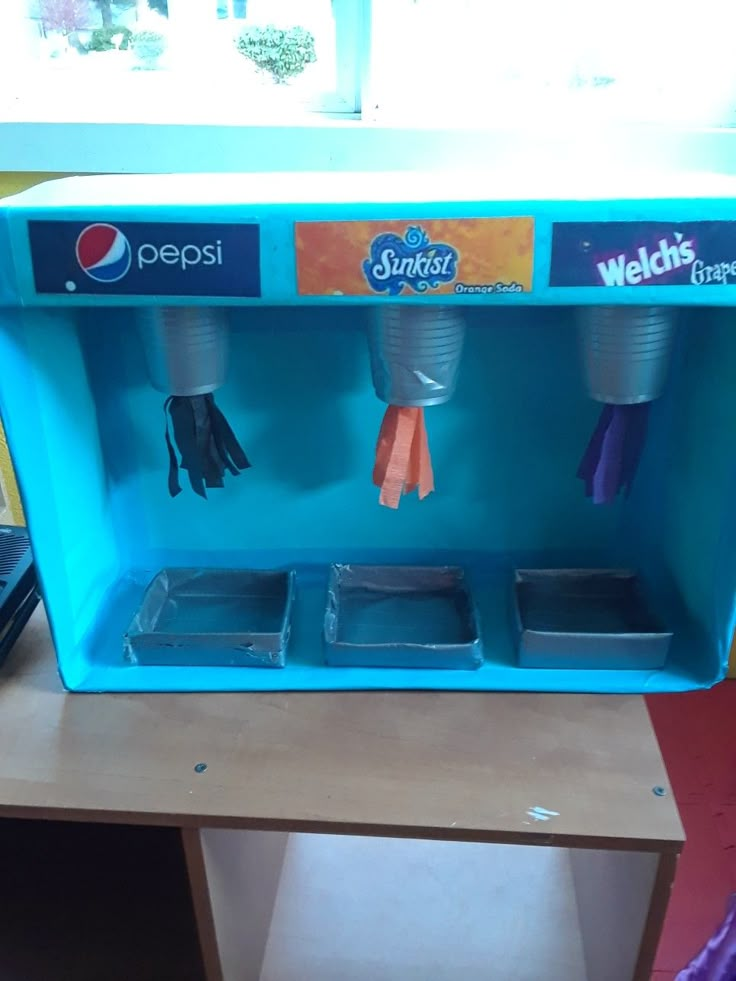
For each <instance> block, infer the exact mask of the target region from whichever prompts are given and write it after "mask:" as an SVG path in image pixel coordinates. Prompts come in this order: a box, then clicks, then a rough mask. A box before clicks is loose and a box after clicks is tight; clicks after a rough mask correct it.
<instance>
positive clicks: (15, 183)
mask: <svg viewBox="0 0 736 981" xmlns="http://www.w3.org/2000/svg"><path fill="white" fill-rule="evenodd" d="M60 176H62V175H60V174H18V173H0V198H2V197H6V196H7V195H8V194H16V193H17V192H18V191H22V190H24V189H25V188H26V187H32V186H33V185H34V184H38V183H40V182H41V181H44V180H48V179H49V178H52V177H60ZM23 520H24V519H23V508H22V507H21V503H20V494H19V493H18V485H17V484H16V481H15V475H14V474H13V467H12V465H11V462H10V453H9V451H8V444H7V442H6V440H5V433H4V432H3V428H2V424H0V524H9V525H16V524H23Z"/></svg>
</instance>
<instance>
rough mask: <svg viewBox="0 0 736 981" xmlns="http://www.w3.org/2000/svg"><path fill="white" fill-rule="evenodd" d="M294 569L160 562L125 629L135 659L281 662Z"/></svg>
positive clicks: (153, 661) (252, 663)
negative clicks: (184, 566) (168, 565)
mask: <svg viewBox="0 0 736 981" xmlns="http://www.w3.org/2000/svg"><path fill="white" fill-rule="evenodd" d="M293 593H294V574H293V573H290V572H270V571H265V572H264V571H260V570H247V569H162V570H161V571H160V572H159V573H158V574H157V575H156V576H155V577H154V578H153V580H152V581H151V582H150V583H149V585H148V588H147V589H146V592H145V595H144V597H143V602H142V603H141V606H140V608H139V610H138V612H137V613H136V614H135V616H134V617H133V620H132V621H131V623H130V626H129V627H128V630H127V632H126V634H125V637H124V651H125V655H126V657H127V659H128V660H129V661H130V662H132V663H136V664H154V665H182V666H187V665H199V666H207V667H270V668H278V667H283V666H284V664H285V663H286V649H287V645H288V641H289V633H290V627H291V609H292V603H293Z"/></svg>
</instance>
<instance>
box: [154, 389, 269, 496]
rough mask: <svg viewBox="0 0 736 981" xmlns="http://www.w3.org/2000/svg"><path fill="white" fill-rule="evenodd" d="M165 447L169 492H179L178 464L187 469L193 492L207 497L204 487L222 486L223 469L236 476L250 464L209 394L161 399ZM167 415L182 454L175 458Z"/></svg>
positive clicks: (173, 494) (174, 493)
mask: <svg viewBox="0 0 736 981" xmlns="http://www.w3.org/2000/svg"><path fill="white" fill-rule="evenodd" d="M164 415H165V416H166V448H167V449H168V451H169V494H171V496H172V497H176V495H177V494H180V493H181V485H180V483H179V466H181V469H182V470H186V471H187V474H188V476H189V483H190V484H191V486H192V490H193V491H194V493H195V494H199V496H200V497H204V498H205V499H206V497H207V491H206V490H205V488H207V487H223V486H224V480H223V478H224V476H225V471H228V472H229V473H231V474H232V475H233V477H237V475H238V474H239V473H240V471H241V470H247V469H248V467H250V462H249V460H248V457H247V456H246V455H245V453H244V452H243V449H242V447H241V446H240V444H239V443H238V441H237V439H236V438H235V435H234V433H233V431H232V429H231V428H230V425H229V423H228V421H227V419H226V418H225V416H224V415H223V414H222V412H220V410H219V409H218V408H217V406H216V404H215V399H214V396H213V395H212V394H208V395H171V396H170V397H169V398H168V399H166V401H165V402H164ZM169 416H171V428H172V429H173V431H174V442H175V443H176V448H177V449H178V450H179V455H180V456H181V463H179V461H178V460H177V457H176V450H175V449H174V443H173V442H172V440H171V435H170V433H169Z"/></svg>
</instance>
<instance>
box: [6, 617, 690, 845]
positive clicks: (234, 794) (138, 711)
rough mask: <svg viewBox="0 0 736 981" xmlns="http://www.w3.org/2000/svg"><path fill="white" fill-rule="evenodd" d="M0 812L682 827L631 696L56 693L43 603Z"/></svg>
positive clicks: (619, 836)
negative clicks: (661, 789)
mask: <svg viewBox="0 0 736 981" xmlns="http://www.w3.org/2000/svg"><path fill="white" fill-rule="evenodd" d="M244 670H247V669H244ZM197 764H206V769H204V770H203V771H202V772H196V770H195V767H196V768H197V769H200V770H201V769H202V768H201V767H197ZM655 787H656V788H664V791H665V793H664V795H663V796H658V793H659V792H658V793H655V792H654V789H653V788H655ZM535 809H536V810H535ZM540 809H541V810H540ZM2 815H15V816H28V817H40V818H44V817H45V818H52V817H53V818H64V819H75V820H101V821H118V822H131V823H145V824H171V825H178V826H210V827H213V826H227V827H257V828H272V829H285V830H294V831H320V832H342V833H353V834H378V835H392V836H393V835H395V836H412V837H423V838H447V839H450V838H452V839H459V840H478V841H497V842H519V843H526V844H540V843H544V844H553V843H554V844H560V845H585V846H590V847H607V848H626V849H632V850H633V849H637V850H639V849H652V850H672V851H677V850H679V848H680V847H681V843H682V841H683V837H684V836H683V831H682V826H681V824H680V820H679V817H678V815H677V809H676V807H675V804H674V800H673V798H672V795H671V793H670V788H669V783H668V780H667V776H666V772H665V769H664V765H663V763H662V758H661V756H660V753H659V748H658V746H657V742H656V739H655V736H654V732H653V730H652V726H651V723H650V721H649V716H648V714H647V710H646V707H645V704H644V700H643V699H642V698H641V697H639V696H618V695H616V696H601V695H598V696H594V695H550V694H508V693H498V694H496V693H491V694H488V693H468V692H462V693H454V692H348V693H343V692H340V693H335V692H332V693H299V694H293V693H283V694H281V693H277V694H274V693H269V694H202V695H199V694H195V695H192V694H184V695H181V694H178V695H169V694H151V695H140V694H137V695H121V694H115V695H79V694H78V695H70V694H65V693H64V692H63V690H62V688H61V684H60V682H59V678H58V675H57V672H56V664H55V660H54V656H53V649H52V646H51V641H50V638H49V633H48V627H47V624H46V619H45V616H44V614H43V611H42V610H38V611H37V612H36V614H35V615H34V617H33V618H32V620H31V622H30V623H29V625H28V627H27V628H26V630H25V632H24V634H23V635H22V637H21V639H20V640H19V642H18V643H17V645H16V647H15V649H14V651H13V653H12V654H11V656H10V658H9V659H8V662H7V664H6V665H5V667H4V668H3V669H2V670H1V671H0V816H2Z"/></svg>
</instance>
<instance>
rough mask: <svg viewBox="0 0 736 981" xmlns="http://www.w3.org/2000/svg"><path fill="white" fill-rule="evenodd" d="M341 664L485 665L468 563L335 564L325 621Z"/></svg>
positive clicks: (330, 655)
mask: <svg viewBox="0 0 736 981" xmlns="http://www.w3.org/2000/svg"><path fill="white" fill-rule="evenodd" d="M324 642H325V659H326V661H327V663H328V664H331V665H333V666H336V667H372V668H378V667H381V668H461V669H473V668H478V667H480V665H481V664H482V663H483V650H482V646H481V641H480V633H479V629H478V616H477V613H476V610H475V605H474V603H473V600H472V597H471V595H470V591H469V589H468V587H467V585H466V582H465V576H464V573H463V571H462V569H458V568H452V567H446V566H437V567H431V566H367V565H363V566H361V565H334V566H332V569H331V571H330V581H329V588H328V598H327V610H326V612H325V623H324Z"/></svg>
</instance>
